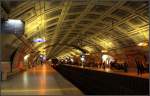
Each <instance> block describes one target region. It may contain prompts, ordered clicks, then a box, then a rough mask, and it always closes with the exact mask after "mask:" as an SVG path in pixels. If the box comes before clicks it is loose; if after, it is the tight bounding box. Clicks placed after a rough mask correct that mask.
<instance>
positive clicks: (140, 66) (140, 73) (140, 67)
mask: <svg viewBox="0 0 150 96" xmlns="http://www.w3.org/2000/svg"><path fill="white" fill-rule="evenodd" d="M135 62H136V66H137V73H138V75H142V65H141V64H140V62H139V60H137V59H136V60H135Z"/></svg>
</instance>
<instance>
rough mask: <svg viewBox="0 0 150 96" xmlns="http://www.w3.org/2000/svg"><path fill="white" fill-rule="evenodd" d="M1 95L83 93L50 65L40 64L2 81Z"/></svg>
mask: <svg viewBox="0 0 150 96" xmlns="http://www.w3.org/2000/svg"><path fill="white" fill-rule="evenodd" d="M1 95H2V96H3V95H14V96H16V95H20V96H21V95H27V96H29V95H40V96H42V95H75V96H80V95H83V93H82V92H81V91H80V90H79V89H78V88H76V87H75V86H74V85H73V84H72V83H70V82H69V81H67V80H66V79H65V78H64V77H62V76H61V75H60V74H59V73H58V72H57V71H56V70H55V69H53V68H52V67H50V66H48V65H46V64H45V65H39V66H37V67H35V68H32V69H29V70H27V71H25V72H23V73H19V74H18V75H16V76H14V77H13V78H10V79H8V80H7V81H2V84H1Z"/></svg>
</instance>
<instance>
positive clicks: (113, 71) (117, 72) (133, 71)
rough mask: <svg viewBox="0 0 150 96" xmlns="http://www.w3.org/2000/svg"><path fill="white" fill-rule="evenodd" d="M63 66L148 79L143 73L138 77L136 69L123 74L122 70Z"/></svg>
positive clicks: (130, 69) (147, 75)
mask: <svg viewBox="0 0 150 96" xmlns="http://www.w3.org/2000/svg"><path fill="white" fill-rule="evenodd" d="M64 65H65V66H71V67H76V68H81V69H89V70H95V71H102V72H107V73H113V74H118V75H124V76H131V77H139V78H144V79H149V75H150V74H149V73H148V72H145V73H142V75H141V74H140V75H138V74H137V71H136V69H133V68H129V69H128V72H124V71H123V70H116V69H110V68H105V69H103V68H94V67H82V66H77V65H69V64H64Z"/></svg>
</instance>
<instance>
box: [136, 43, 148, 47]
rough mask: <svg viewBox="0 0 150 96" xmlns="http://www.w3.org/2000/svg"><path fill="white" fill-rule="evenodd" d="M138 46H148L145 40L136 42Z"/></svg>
mask: <svg viewBox="0 0 150 96" xmlns="http://www.w3.org/2000/svg"><path fill="white" fill-rule="evenodd" d="M137 45H138V46H141V47H144V46H148V43H147V42H141V43H138V44H137Z"/></svg>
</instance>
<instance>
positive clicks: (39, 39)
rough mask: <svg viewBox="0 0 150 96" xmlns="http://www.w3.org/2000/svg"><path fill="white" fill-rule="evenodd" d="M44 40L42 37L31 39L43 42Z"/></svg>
mask: <svg viewBox="0 0 150 96" xmlns="http://www.w3.org/2000/svg"><path fill="white" fill-rule="evenodd" d="M45 41H46V40H45V39H42V38H36V39H34V40H33V42H45Z"/></svg>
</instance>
